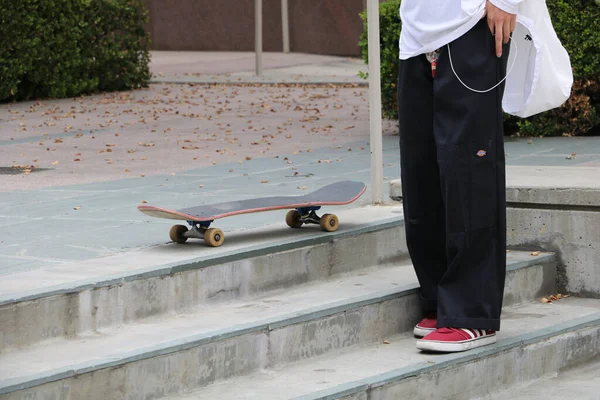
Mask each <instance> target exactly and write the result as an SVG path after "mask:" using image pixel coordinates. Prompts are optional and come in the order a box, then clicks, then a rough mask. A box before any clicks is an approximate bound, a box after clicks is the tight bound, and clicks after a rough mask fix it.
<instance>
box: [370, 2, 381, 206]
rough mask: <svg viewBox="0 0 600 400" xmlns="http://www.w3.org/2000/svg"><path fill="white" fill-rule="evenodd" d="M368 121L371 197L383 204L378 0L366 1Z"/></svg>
mask: <svg viewBox="0 0 600 400" xmlns="http://www.w3.org/2000/svg"><path fill="white" fill-rule="evenodd" d="M367 25H368V40H369V119H370V130H371V188H372V192H371V197H372V201H373V204H380V203H383V144H382V129H381V69H380V61H381V59H380V52H379V0H368V3H367Z"/></svg>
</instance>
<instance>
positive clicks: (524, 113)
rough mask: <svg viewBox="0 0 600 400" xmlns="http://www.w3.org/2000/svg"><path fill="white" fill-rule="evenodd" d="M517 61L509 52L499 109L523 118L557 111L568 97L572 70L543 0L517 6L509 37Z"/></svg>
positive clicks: (531, 0)
mask: <svg viewBox="0 0 600 400" xmlns="http://www.w3.org/2000/svg"><path fill="white" fill-rule="evenodd" d="M512 40H513V41H514V45H516V46H517V49H518V52H516V56H517V58H516V59H515V58H514V57H515V52H514V51H511V54H510V56H509V60H508V65H512V63H513V62H515V66H514V68H513V70H512V72H511V73H510V74H509V75H508V77H507V78H506V86H505V91H504V98H503V99H502V108H503V109H504V111H505V112H506V113H508V114H512V115H515V116H518V117H521V118H526V117H529V116H531V115H535V114H538V113H541V112H544V111H547V110H551V109H553V108H556V107H560V106H561V105H562V104H563V103H564V102H565V101H567V99H568V98H569V96H570V95H571V87H572V85H573V70H572V69H571V60H570V59H569V54H568V53H567V50H565V48H564V47H563V46H562V44H561V43H560V40H559V39H558V37H557V36H556V32H555V31H554V28H553V27H552V21H551V19H550V13H549V12H548V8H547V7H546V1H545V0H525V1H523V2H521V4H520V5H519V13H518V14H517V25H516V28H515V31H514V32H513V34H512Z"/></svg>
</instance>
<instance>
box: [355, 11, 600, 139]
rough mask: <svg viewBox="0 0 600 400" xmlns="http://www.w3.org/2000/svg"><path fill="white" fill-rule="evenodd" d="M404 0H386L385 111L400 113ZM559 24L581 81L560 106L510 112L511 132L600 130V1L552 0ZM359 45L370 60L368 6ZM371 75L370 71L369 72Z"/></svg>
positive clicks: (542, 133) (393, 115)
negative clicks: (520, 114)
mask: <svg viewBox="0 0 600 400" xmlns="http://www.w3.org/2000/svg"><path fill="white" fill-rule="evenodd" d="M400 2H401V0H389V1H387V2H384V3H382V4H381V5H380V29H381V33H380V35H381V79H382V104H383V105H382V107H383V115H384V116H386V117H388V118H397V98H396V96H397V95H396V80H397V73H398V40H399V37H400V30H401V22H400V15H399V8H400ZM547 4H548V9H549V10H550V15H551V17H552V22H553V25H554V29H555V30H556V33H557V35H558V37H559V38H560V40H561V42H562V44H563V46H565V48H566V49H567V51H568V52H569V55H570V57H571V63H572V66H573V74H574V77H575V82H574V84H573V90H572V93H571V97H570V98H569V100H568V101H567V102H566V103H565V104H564V105H563V106H562V107H559V108H557V109H555V110H550V111H547V112H545V113H542V114H539V115H535V116H533V117H530V118H526V119H520V118H516V117H511V116H508V115H507V116H506V127H507V129H506V131H507V133H508V134H516V135H521V136H552V135H565V136H571V135H584V134H600V6H599V3H598V2H594V1H590V0H547ZM361 18H362V19H363V21H364V30H363V33H362V35H361V38H360V42H359V46H360V47H361V49H362V54H363V58H364V59H365V61H366V62H368V57H367V52H368V48H367V46H368V40H367V23H366V12H364V13H362V14H361ZM365 76H366V75H365Z"/></svg>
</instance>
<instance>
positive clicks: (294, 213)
mask: <svg viewBox="0 0 600 400" xmlns="http://www.w3.org/2000/svg"><path fill="white" fill-rule="evenodd" d="M285 223H286V224H288V226H289V227H290V228H300V227H301V226H302V219H301V218H300V213H299V212H298V210H290V211H288V213H287V215H286V216H285Z"/></svg>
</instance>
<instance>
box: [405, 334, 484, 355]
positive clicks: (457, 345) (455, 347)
mask: <svg viewBox="0 0 600 400" xmlns="http://www.w3.org/2000/svg"><path fill="white" fill-rule="evenodd" d="M493 343H496V334H493V335H488V336H484V337H480V338H476V339H471V340H465V341H462V342H437V341H433V340H417V349H419V350H425V351H436V352H443V353H455V352H459V351H467V350H471V349H475V348H477V347H481V346H487V345H488V344H493Z"/></svg>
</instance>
